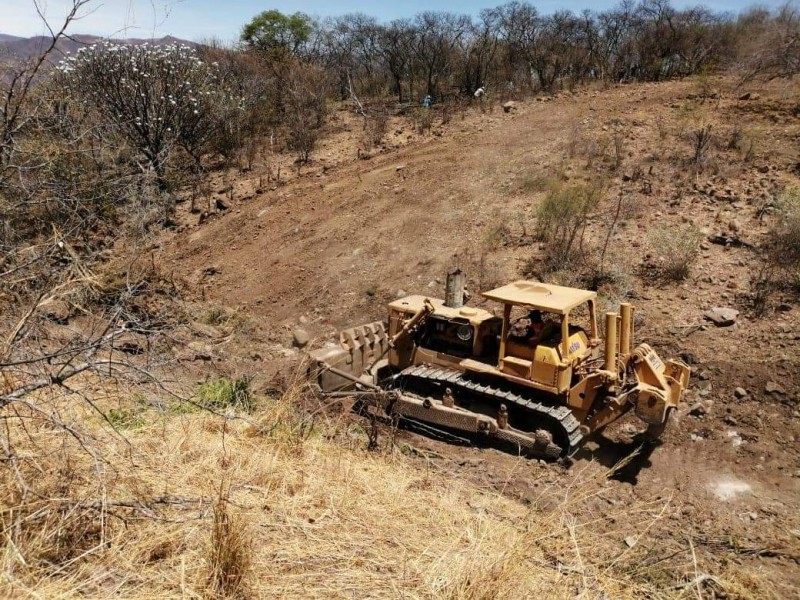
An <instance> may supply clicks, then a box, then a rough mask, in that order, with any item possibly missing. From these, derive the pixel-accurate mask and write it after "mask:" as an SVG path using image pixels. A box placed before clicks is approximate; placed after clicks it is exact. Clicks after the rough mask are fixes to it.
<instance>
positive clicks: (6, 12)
mask: <svg viewBox="0 0 800 600" xmlns="http://www.w3.org/2000/svg"><path fill="white" fill-rule="evenodd" d="M38 1H39V3H40V5H42V6H44V7H45V8H46V14H47V17H48V20H50V21H51V22H52V23H55V22H57V21H58V20H59V19H63V16H64V14H65V7H66V6H67V5H69V4H71V2H70V0H38ZM505 1H506V0H489V1H486V0H462V1H460V2H456V1H452V0H451V1H436V0H427V1H423V0H403V1H399V0H395V1H392V2H364V1H362V2H358V1H356V0H341V1H339V2H323V1H321V0H295V1H294V2H292V1H275V0H272V1H267V2H264V1H259V0H239V1H236V0H91V2H89V4H88V5H87V6H86V7H85V10H84V11H83V13H84V17H83V19H82V20H81V21H79V22H77V23H75V24H74V25H73V27H72V28H71V29H70V31H71V32H72V33H91V34H96V35H106V36H118V37H144V38H148V37H161V36H162V35H167V34H170V35H174V36H176V37H180V38H184V39H189V40H203V39H209V38H212V37H214V38H217V39H220V40H223V41H230V40H234V39H236V38H237V37H238V34H239V30H240V29H241V27H242V25H243V24H244V23H245V22H247V21H249V20H250V19H251V18H252V17H253V16H254V15H256V14H257V13H259V12H261V11H263V10H267V9H270V8H277V9H278V10H281V11H283V12H295V11H303V12H306V13H309V14H312V15H317V16H320V17H325V16H331V15H341V14H345V13H348V12H363V13H366V14H368V15H373V16H375V17H378V18H379V19H380V20H382V21H388V20H391V19H395V18H398V17H410V16H413V15H414V14H416V13H418V12H422V11H425V10H442V11H452V12H459V13H472V14H477V13H478V12H479V11H480V10H481V9H482V8H488V7H492V6H497V5H499V4H503V3H504V2H505ZM532 3H533V4H534V5H535V6H536V7H537V8H539V10H540V11H541V12H544V13H549V12H553V11H555V10H557V9H561V8H567V9H571V10H574V11H578V10H582V9H584V8H590V9H592V10H602V9H604V8H608V7H610V6H613V5H615V4H617V1H616V0H540V1H538V2H532ZM780 3H781V2H780V1H779V0H766V1H762V2H758V4H761V5H765V6H777V5H779V4H780ZM696 4H704V5H706V6H708V7H709V8H712V9H714V10H718V11H734V12H737V11H739V10H741V9H743V8H746V7H749V6H752V5H754V4H756V2H754V1H753V0H708V1H706V2H698V1H697V0H694V1H692V0H689V1H684V0H673V5H674V6H676V7H684V6H693V5H696ZM0 15H2V16H0V33H8V34H11V35H19V36H25V37H28V36H33V35H39V34H42V33H44V32H45V31H46V30H45V29H44V28H43V27H42V24H41V21H40V20H39V18H38V17H37V15H36V11H35V10H34V2H33V0H0Z"/></svg>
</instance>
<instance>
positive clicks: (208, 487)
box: [0, 382, 768, 599]
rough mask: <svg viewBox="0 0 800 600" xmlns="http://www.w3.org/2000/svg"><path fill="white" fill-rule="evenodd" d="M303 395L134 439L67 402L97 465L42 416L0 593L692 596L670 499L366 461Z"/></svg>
mask: <svg viewBox="0 0 800 600" xmlns="http://www.w3.org/2000/svg"><path fill="white" fill-rule="evenodd" d="M290 383H291V382H290ZM299 393H300V388H299V386H298V385H296V384H295V385H290V386H289V393H287V394H285V395H284V397H283V399H281V400H273V401H265V402H264V403H262V404H261V405H260V406H261V409H260V412H256V413H255V414H254V415H252V418H253V419H254V421H253V422H252V423H247V422H245V421H241V420H233V421H231V420H223V419H221V418H219V417H217V416H214V415H211V414H207V413H202V412H199V413H198V412H195V413H191V414H180V415H177V416H176V415H173V416H165V415H164V414H163V413H157V412H155V411H152V410H151V411H148V412H147V413H146V418H147V421H148V424H147V425H146V426H145V427H143V428H140V429H137V430H135V431H132V432H129V437H128V440H127V441H126V440H123V439H120V438H119V437H116V436H115V435H113V434H112V433H111V432H110V431H109V430H108V429H105V428H102V427H101V425H100V420H99V419H98V418H97V417H96V416H92V415H91V414H90V413H89V412H88V411H83V410H82V409H80V408H75V406H74V405H73V407H72V408H71V409H70V410H69V411H65V412H67V413H68V415H64V416H69V420H70V422H71V423H73V424H74V425H75V426H76V427H79V428H80V429H81V431H82V432H83V433H84V436H86V437H85V443H90V444H91V447H93V448H102V449H103V452H102V455H95V456H93V455H92V454H91V453H89V452H86V451H85V450H83V449H82V448H81V447H80V445H79V444H78V443H77V442H76V440H75V438H74V437H71V436H69V435H66V434H65V433H64V432H63V431H56V430H54V429H53V428H52V427H51V426H49V425H48V424H47V422H46V421H43V420H39V421H37V420H35V419H33V418H30V419H26V429H27V433H26V432H24V431H23V430H22V428H21V427H13V426H12V428H11V429H10V430H9V436H10V437H9V439H8V442H9V444H10V446H11V447H13V448H14V450H15V457H16V458H15V459H13V460H12V461H10V464H11V466H12V467H13V468H7V469H5V470H4V473H3V475H2V487H1V488H0V491H2V502H3V504H2V524H3V537H4V540H5V543H4V547H3V552H2V554H0V569H2V579H1V580H0V594H2V595H3V596H6V597H15V598H25V597H48V598H70V597H78V596H80V597H95V598H98V597H112V596H114V597H120V596H121V597H126V598H173V597H182V598H202V597H243V596H249V597H260V598H281V597H286V598H353V597H359V598H361V597H369V598H397V597H407V598H451V599H477V598H522V597H538V596H541V595H546V596H547V597H549V598H575V597H585V598H600V597H612V598H640V597H673V596H674V597H680V596H685V593H684V591H683V590H682V589H681V585H682V582H683V581H686V580H687V579H688V578H691V576H693V575H692V574H693V573H694V569H695V568H696V565H692V562H691V556H690V554H689V553H688V547H686V548H678V550H677V557H678V558H677V559H675V558H673V559H672V560H669V561H665V560H663V556H662V555H660V554H659V550H657V548H658V543H657V542H658V540H657V539H655V538H656V537H657V536H653V535H651V533H650V532H651V531H652V530H653V528H654V527H655V526H657V525H659V524H660V523H662V521H663V519H664V515H665V514H666V513H667V512H668V511H669V510H670V509H671V502H670V501H669V500H668V499H667V500H665V499H656V500H653V501H637V502H635V503H633V504H626V505H621V506H612V507H609V508H608V509H605V510H603V511H596V510H591V509H587V507H589V506H591V505H592V502H594V501H597V498H598V496H599V495H600V494H601V493H602V490H603V487H604V484H605V475H606V473H604V472H602V471H598V470H597V469H593V470H589V469H585V470H584V471H579V472H577V473H575V475H574V479H573V483H572V484H571V485H570V486H568V487H566V488H554V487H548V486H544V485H543V486H542V488H541V489H543V490H545V491H544V492H543V493H542V494H541V496H540V497H538V498H534V499H532V502H531V504H530V505H528V506H526V505H523V504H521V503H519V502H517V501H514V500H512V499H510V498H508V497H506V496H504V495H502V494H501V493H499V492H497V491H495V490H493V489H492V490H487V489H483V488H482V487H480V486H478V485H477V484H475V483H474V482H471V481H469V480H468V479H466V478H460V477H453V476H452V475H448V474H445V473H443V472H440V471H439V470H438V469H437V467H436V465H435V463H429V464H428V465H427V466H425V465H422V464H420V463H419V462H415V460H414V459H413V458H409V457H407V456H405V455H403V454H402V453H401V452H399V451H397V450H396V449H395V448H394V447H393V446H391V445H389V446H388V447H386V448H384V449H383V451H381V452H368V451H366V450H365V446H366V440H365V437H364V436H363V434H355V437H354V434H353V433H352V431H353V430H354V429H355V428H352V427H347V426H346V425H347V423H346V422H344V421H342V417H341V416H339V417H335V416H334V417H325V416H323V413H318V414H317V417H316V423H317V424H316V427H315V429H314V430H309V428H308V427H307V426H300V424H301V423H306V424H307V423H308V419H307V418H306V419H298V418H297V416H296V415H297V411H296V407H297V406H298V394H299ZM308 414H309V411H306V415H308ZM28 416H29V417H32V415H28ZM527 464H528V463H527V462H526V461H524V460H523V459H520V461H519V463H518V468H519V470H520V472H522V473H524V472H525V469H526V465H527ZM554 468H555V467H554ZM529 472H534V471H529ZM598 473H599V474H598ZM624 539H633V540H635V543H634V545H633V546H632V547H628V546H627V545H626V544H625V543H622V540H624ZM661 548H662V551H663V546H662V547H661ZM717 580H718V581H719V582H720V583H719V585H721V586H722V589H723V590H727V591H729V592H732V593H735V594H736V595H740V596H741V597H748V596H750V597H764V594H765V593H766V592H767V591H768V588H767V587H765V583H764V582H763V581H762V580H760V579H755V580H754V582H749V584H750V585H752V587H751V588H749V589H747V588H744V587H736V586H740V584H737V583H736V582H733V583H731V582H728V581H727V580H726V579H724V574H723V575H717ZM675 586H677V587H675ZM692 591H693V589H692Z"/></svg>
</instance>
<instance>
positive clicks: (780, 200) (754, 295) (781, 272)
mask: <svg viewBox="0 0 800 600" xmlns="http://www.w3.org/2000/svg"><path fill="white" fill-rule="evenodd" d="M772 213H773V215H774V217H773V218H774V221H773V223H772V225H771V227H770V230H769V234H768V236H767V241H766V243H765V244H763V245H762V247H761V248H760V255H761V264H760V266H759V267H758V269H757V270H756V271H755V273H754V275H753V277H752V278H751V281H750V299H751V301H752V304H753V308H754V310H755V312H756V313H757V314H760V315H763V314H764V313H766V312H767V310H768V308H769V306H770V303H771V300H772V298H773V296H774V295H775V294H776V293H778V292H779V291H781V290H784V291H786V292H788V293H794V294H796V293H798V292H800V193H798V191H797V190H796V189H788V190H786V191H784V192H783V193H782V194H780V195H778V196H777V197H776V199H775V202H774V206H773V207H772Z"/></svg>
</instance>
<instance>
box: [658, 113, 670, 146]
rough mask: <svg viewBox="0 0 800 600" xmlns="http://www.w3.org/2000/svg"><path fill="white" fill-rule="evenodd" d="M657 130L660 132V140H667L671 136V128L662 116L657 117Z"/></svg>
mask: <svg viewBox="0 0 800 600" xmlns="http://www.w3.org/2000/svg"><path fill="white" fill-rule="evenodd" d="M656 129H657V130H658V139H660V140H662V141H663V140H665V139H667V136H668V135H669V126H668V125H667V121H666V119H664V117H662V116H661V115H659V116H657V117H656Z"/></svg>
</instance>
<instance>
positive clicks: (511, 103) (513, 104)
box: [503, 100, 517, 113]
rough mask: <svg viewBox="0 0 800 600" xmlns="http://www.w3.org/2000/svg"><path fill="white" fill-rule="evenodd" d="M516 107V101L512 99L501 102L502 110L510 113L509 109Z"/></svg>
mask: <svg viewBox="0 0 800 600" xmlns="http://www.w3.org/2000/svg"><path fill="white" fill-rule="evenodd" d="M516 108H517V103H516V102H514V101H513V100H509V101H508V102H505V103H504V104H503V112H507V113H510V112H511V111H513V110H516Z"/></svg>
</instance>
